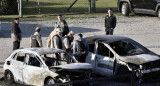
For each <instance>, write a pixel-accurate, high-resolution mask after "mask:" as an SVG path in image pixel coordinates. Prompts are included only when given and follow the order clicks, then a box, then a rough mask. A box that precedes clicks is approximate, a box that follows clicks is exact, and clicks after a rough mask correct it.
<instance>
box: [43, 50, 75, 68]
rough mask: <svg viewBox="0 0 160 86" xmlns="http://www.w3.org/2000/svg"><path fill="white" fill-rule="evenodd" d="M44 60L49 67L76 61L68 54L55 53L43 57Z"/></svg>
mask: <svg viewBox="0 0 160 86" xmlns="http://www.w3.org/2000/svg"><path fill="white" fill-rule="evenodd" d="M41 57H42V59H43V60H44V62H45V63H46V65H47V66H48V67H51V66H57V65H65V64H70V63H75V62H76V60H75V59H74V57H73V56H71V55H69V54H68V53H55V54H45V55H41Z"/></svg>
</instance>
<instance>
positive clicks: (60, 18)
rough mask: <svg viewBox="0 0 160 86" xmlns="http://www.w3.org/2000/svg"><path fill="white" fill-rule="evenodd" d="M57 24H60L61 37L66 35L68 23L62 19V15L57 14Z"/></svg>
mask: <svg viewBox="0 0 160 86" xmlns="http://www.w3.org/2000/svg"><path fill="white" fill-rule="evenodd" d="M57 18H58V22H57V24H58V26H60V28H61V30H62V37H64V36H65V35H67V34H68V33H69V27H68V24H67V22H66V20H64V19H63V17H62V15H61V14H59V15H58V17H57Z"/></svg>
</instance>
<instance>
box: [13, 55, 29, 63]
mask: <svg viewBox="0 0 160 86" xmlns="http://www.w3.org/2000/svg"><path fill="white" fill-rule="evenodd" d="M16 55H17V58H16V60H17V61H21V62H24V60H25V57H26V54H25V53H18V54H15V56H14V57H13V58H15V57H16Z"/></svg>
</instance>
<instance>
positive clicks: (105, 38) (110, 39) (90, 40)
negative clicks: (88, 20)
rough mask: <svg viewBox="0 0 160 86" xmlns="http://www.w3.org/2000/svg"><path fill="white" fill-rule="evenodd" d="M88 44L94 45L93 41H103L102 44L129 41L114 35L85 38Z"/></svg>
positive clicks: (126, 38)
mask: <svg viewBox="0 0 160 86" xmlns="http://www.w3.org/2000/svg"><path fill="white" fill-rule="evenodd" d="M85 39H86V40H87V42H88V43H89V44H91V43H94V42H95V41H103V42H107V43H109V42H115V41H120V40H131V39H130V38H128V37H123V36H116V35H95V36H90V37H86V38H85Z"/></svg>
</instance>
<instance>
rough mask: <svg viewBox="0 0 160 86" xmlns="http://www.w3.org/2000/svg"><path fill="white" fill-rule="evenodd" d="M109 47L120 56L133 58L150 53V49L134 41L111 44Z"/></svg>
mask: <svg viewBox="0 0 160 86" xmlns="http://www.w3.org/2000/svg"><path fill="white" fill-rule="evenodd" d="M109 45H110V46H111V47H112V49H113V50H114V51H115V52H116V53H117V54H119V55H120V56H131V55H138V54H145V53H148V52H149V50H148V49H146V48H145V47H143V46H142V45H140V44H139V43H137V42H135V41H133V40H129V41H128V40H125V41H122V40H121V41H116V42H111V43H109Z"/></svg>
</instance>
